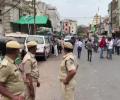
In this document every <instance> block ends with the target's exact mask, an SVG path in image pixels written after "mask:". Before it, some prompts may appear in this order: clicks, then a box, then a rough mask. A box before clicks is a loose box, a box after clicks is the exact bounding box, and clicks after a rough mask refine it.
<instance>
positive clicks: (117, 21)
mask: <svg viewBox="0 0 120 100" xmlns="http://www.w3.org/2000/svg"><path fill="white" fill-rule="evenodd" d="M108 13H109V22H110V23H109V27H110V32H111V33H114V32H117V31H119V27H120V0H112V1H111V2H110V3H109V6H108Z"/></svg>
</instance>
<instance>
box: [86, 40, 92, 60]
mask: <svg viewBox="0 0 120 100" xmlns="http://www.w3.org/2000/svg"><path fill="white" fill-rule="evenodd" d="M86 48H87V54H88V61H90V62H91V61H92V48H93V43H92V41H91V39H88V42H87V43H86Z"/></svg>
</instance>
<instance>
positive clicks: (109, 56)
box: [108, 37, 113, 60]
mask: <svg viewBox="0 0 120 100" xmlns="http://www.w3.org/2000/svg"><path fill="white" fill-rule="evenodd" d="M112 51H113V41H112V39H111V38H110V37H109V38H108V59H110V60H112Z"/></svg>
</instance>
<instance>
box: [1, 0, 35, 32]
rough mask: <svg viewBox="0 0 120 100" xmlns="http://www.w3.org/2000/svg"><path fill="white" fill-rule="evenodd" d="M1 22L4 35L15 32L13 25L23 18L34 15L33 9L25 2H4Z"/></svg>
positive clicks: (23, 0)
mask: <svg viewBox="0 0 120 100" xmlns="http://www.w3.org/2000/svg"><path fill="white" fill-rule="evenodd" d="M0 13H1V14H0V22H1V23H2V28H3V29H2V30H3V31H4V33H10V32H13V23H14V22H16V21H17V20H19V18H20V17H21V16H26V15H32V14H33V9H32V6H30V5H29V4H28V3H27V2H26V1H25V0H4V3H3V4H2V6H1V9H0Z"/></svg>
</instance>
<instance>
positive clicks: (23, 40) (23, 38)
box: [8, 36, 26, 44]
mask: <svg viewBox="0 0 120 100" xmlns="http://www.w3.org/2000/svg"><path fill="white" fill-rule="evenodd" d="M8 38H11V39H15V40H17V41H18V42H19V43H20V44H24V43H25V39H26V37H12V36H10V37H8Z"/></svg>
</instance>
